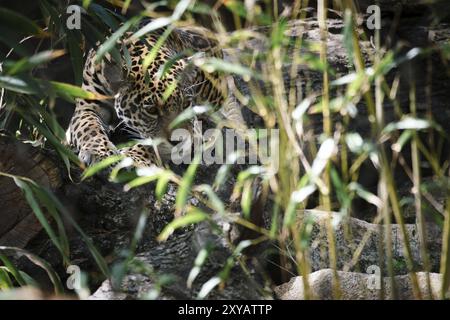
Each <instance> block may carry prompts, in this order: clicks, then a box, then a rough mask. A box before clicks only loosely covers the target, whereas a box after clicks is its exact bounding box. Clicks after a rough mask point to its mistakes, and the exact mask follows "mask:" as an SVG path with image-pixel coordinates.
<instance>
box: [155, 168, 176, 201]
mask: <svg viewBox="0 0 450 320" xmlns="http://www.w3.org/2000/svg"><path fill="white" fill-rule="evenodd" d="M172 177H173V173H172V172H171V171H167V170H166V171H164V172H163V173H161V174H160V176H159V179H158V183H157V184H156V188H155V195H156V199H158V200H159V201H161V200H162V198H163V196H164V194H165V193H166V191H167V185H168V183H169V181H170V179H171V178H172Z"/></svg>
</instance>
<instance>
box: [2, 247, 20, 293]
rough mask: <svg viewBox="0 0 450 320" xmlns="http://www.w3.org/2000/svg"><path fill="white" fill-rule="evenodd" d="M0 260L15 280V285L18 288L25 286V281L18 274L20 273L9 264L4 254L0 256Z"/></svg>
mask: <svg viewBox="0 0 450 320" xmlns="http://www.w3.org/2000/svg"><path fill="white" fill-rule="evenodd" d="M0 260H1V261H2V262H3V265H4V266H5V267H6V268H7V269H8V271H9V272H10V273H11V274H12V275H13V277H14V279H16V281H17V283H18V284H19V285H20V286H25V285H26V281H25V280H24V278H23V277H22V275H21V274H20V271H19V270H18V269H17V268H16V267H15V266H14V265H13V264H12V263H11V261H10V260H9V259H8V258H7V257H6V256H5V255H4V254H0Z"/></svg>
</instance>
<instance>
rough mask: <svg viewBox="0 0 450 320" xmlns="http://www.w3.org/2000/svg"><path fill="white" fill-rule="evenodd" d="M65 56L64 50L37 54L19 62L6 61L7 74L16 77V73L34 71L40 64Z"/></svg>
mask: <svg viewBox="0 0 450 320" xmlns="http://www.w3.org/2000/svg"><path fill="white" fill-rule="evenodd" d="M64 54H65V51H64V50H48V51H43V52H39V53H36V54H35V55H33V56H31V57H26V58H22V59H20V60H19V61H17V62H12V61H5V63H4V68H5V73H6V74H8V75H14V74H16V73H20V72H24V71H27V70H30V69H33V68H34V67H36V66H38V65H40V64H43V63H46V62H49V61H51V60H53V59H56V58H59V57H61V56H62V55H64Z"/></svg>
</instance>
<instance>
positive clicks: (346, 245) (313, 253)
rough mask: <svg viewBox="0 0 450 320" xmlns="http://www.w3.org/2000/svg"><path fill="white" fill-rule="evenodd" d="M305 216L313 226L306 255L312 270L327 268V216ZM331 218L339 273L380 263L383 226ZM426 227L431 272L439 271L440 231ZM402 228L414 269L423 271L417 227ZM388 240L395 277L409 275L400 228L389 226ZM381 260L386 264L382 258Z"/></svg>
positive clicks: (337, 217) (321, 213) (429, 226)
mask: <svg viewBox="0 0 450 320" xmlns="http://www.w3.org/2000/svg"><path fill="white" fill-rule="evenodd" d="M305 217H306V220H304V221H311V223H312V224H313V229H312V233H311V235H310V239H312V240H311V249H310V252H309V255H310V265H311V269H312V270H313V271H317V270H320V269H323V268H329V267H330V265H329V260H328V240H327V236H326V225H327V220H328V215H327V214H326V213H323V212H320V211H314V210H310V211H307V213H306V215H305ZM331 219H332V221H333V222H332V223H333V225H334V230H335V242H336V249H337V265H338V269H339V270H344V271H366V270H367V268H368V267H369V266H372V265H375V266H379V265H380V261H382V260H380V255H379V252H380V251H381V250H382V248H381V247H380V246H381V245H384V246H385V245H386V244H385V239H384V226H383V225H379V224H372V223H368V222H366V221H363V220H359V219H355V218H350V219H343V218H342V216H341V215H339V214H338V213H332V215H331ZM426 228H427V239H428V241H427V248H428V252H429V253H430V262H431V270H432V271H438V270H439V267H440V253H441V239H442V236H441V230H440V228H439V227H437V226H435V225H433V224H430V225H427V226H426ZM405 229H406V233H407V236H408V239H409V242H410V248H411V255H412V259H413V261H414V265H415V268H417V269H416V270H423V262H422V258H421V256H420V242H419V234H418V231H417V225H415V224H406V225H405ZM391 239H392V251H393V252H392V255H393V259H394V271H395V273H396V274H406V273H408V268H407V260H406V257H405V253H404V241H403V237H402V233H401V230H400V226H399V225H397V224H393V225H391ZM358 250H360V254H359V258H358V259H354V256H355V255H356V253H357V251H358ZM381 252H382V251H381ZM381 258H382V259H383V260H384V261H386V256H385V255H383V256H382V257H381ZM353 260H355V261H357V263H356V264H354V263H353V262H352V261H353ZM384 270H386V268H384Z"/></svg>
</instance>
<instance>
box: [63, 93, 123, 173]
mask: <svg viewBox="0 0 450 320" xmlns="http://www.w3.org/2000/svg"><path fill="white" fill-rule="evenodd" d="M100 114H101V112H100V107H99V106H98V105H97V104H96V103H95V102H86V101H84V100H83V101H78V102H77V109H76V110H75V114H74V116H73V117H72V120H71V122H70V127H69V131H70V135H69V139H70V141H69V142H70V144H71V145H72V146H73V147H74V148H75V150H76V152H78V157H79V159H80V160H81V161H82V162H83V163H84V164H87V165H90V164H92V163H96V162H99V161H101V160H103V159H105V158H107V157H109V156H112V155H114V154H118V151H117V148H116V147H115V145H114V144H113V143H112V142H111V141H110V139H109V137H108V133H107V128H106V125H105V124H104V123H103V121H102V118H101V115H100Z"/></svg>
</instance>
